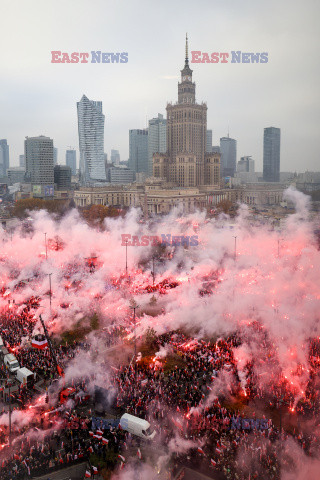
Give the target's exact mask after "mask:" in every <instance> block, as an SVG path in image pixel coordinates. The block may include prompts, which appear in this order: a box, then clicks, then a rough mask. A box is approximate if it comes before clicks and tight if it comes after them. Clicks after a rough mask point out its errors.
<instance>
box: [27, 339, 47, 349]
mask: <svg viewBox="0 0 320 480" xmlns="http://www.w3.org/2000/svg"><path fill="white" fill-rule="evenodd" d="M31 345H32V347H33V348H38V349H39V350H43V349H44V348H46V347H47V346H48V341H47V339H46V337H45V336H44V335H35V337H34V338H33V339H32V343H31Z"/></svg>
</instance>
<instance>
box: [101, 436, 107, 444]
mask: <svg viewBox="0 0 320 480" xmlns="http://www.w3.org/2000/svg"><path fill="white" fill-rule="evenodd" d="M102 443H103V445H108V443H109V440H107V439H106V438H104V437H102Z"/></svg>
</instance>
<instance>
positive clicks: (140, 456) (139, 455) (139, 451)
mask: <svg viewBox="0 0 320 480" xmlns="http://www.w3.org/2000/svg"><path fill="white" fill-rule="evenodd" d="M137 455H138V458H140V460H141V458H142V455H141V450H140V448H138V451H137Z"/></svg>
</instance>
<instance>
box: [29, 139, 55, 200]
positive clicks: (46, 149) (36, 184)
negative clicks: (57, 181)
mask: <svg viewBox="0 0 320 480" xmlns="http://www.w3.org/2000/svg"><path fill="white" fill-rule="evenodd" d="M24 152H25V158H26V180H27V182H30V183H31V184H32V186H33V188H34V194H35V195H37V196H40V195H45V196H53V184H54V176H53V140H52V139H51V138H49V137H45V136H43V135H40V136H39V137H26V139H25V141H24ZM45 187H47V188H45ZM51 189H52V190H51Z"/></svg>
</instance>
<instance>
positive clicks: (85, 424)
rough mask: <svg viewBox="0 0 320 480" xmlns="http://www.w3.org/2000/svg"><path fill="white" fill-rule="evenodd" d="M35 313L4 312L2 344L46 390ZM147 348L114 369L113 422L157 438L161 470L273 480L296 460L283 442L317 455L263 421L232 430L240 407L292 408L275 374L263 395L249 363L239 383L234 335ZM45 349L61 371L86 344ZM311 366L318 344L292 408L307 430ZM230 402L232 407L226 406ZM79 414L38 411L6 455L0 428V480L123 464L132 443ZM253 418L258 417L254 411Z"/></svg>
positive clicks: (174, 336)
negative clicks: (147, 429)
mask: <svg viewBox="0 0 320 480" xmlns="http://www.w3.org/2000/svg"><path fill="white" fill-rule="evenodd" d="M36 306H37V303H36V299H32V301H31V302H30V304H28V305H27V306H26V307H25V308H24V309H23V310H21V311H20V312H19V313H17V311H15V312H14V311H13V310H10V309H8V311H6V312H4V313H3V314H2V316H1V319H0V321H1V336H2V338H3V340H4V342H5V345H6V346H7V347H11V348H12V349H14V353H15V355H16V357H17V359H18V361H19V363H20V366H26V367H27V368H28V369H30V370H31V371H33V372H34V373H36V376H37V378H38V379H39V378H42V379H45V381H46V382H47V383H48V384H50V383H51V382H52V381H53V379H54V378H56V377H57V376H58V374H57V369H56V364H55V362H54V361H53V358H52V356H51V353H50V352H49V350H48V349H44V350H37V349H33V348H31V346H30V342H28V341H26V339H29V340H30V338H31V335H32V330H33V328H34V325H35V322H36V317H35V312H34V308H36ZM125 333H126V329H124V328H118V327H114V328H109V329H107V330H104V333H103V335H104V337H105V344H106V345H107V346H108V347H112V346H114V345H117V344H118V343H119V341H121V338H122V336H123V335H124V334H125ZM154 342H155V345H154V350H155V351H157V350H159V354H158V355H152V356H151V357H150V356H146V357H144V358H143V357H142V358H141V359H137V361H135V362H132V363H131V364H130V365H129V366H128V365H119V368H114V369H113V370H112V371H113V376H112V383H113V386H114V387H115V388H116V391H117V395H116V399H115V405H114V407H115V408H116V409H117V410H118V412H119V414H120V412H125V411H126V412H128V413H131V414H133V415H136V416H138V417H141V418H145V419H147V420H148V421H149V422H150V424H151V425H152V428H154V429H155V430H156V431H157V438H158V439H157V440H155V442H157V444H159V445H161V446H165V448H164V450H165V453H166V454H167V455H168V458H170V461H169V463H168V464H167V466H166V468H167V469H168V471H172V472H173V471H175V470H176V469H177V466H179V465H190V467H193V468H196V469H197V470H200V471H203V472H204V473H210V472H213V471H214V472H220V474H221V475H223V477H224V478H225V479H228V480H233V479H235V480H248V478H250V480H252V479H259V480H260V479H266V480H267V479H268V480H269V479H272V480H276V479H279V478H280V476H281V469H283V468H285V469H286V470H289V471H290V470H294V468H295V460H296V459H295V458H293V457H292V454H291V452H290V449H288V440H289V439H293V440H294V441H295V442H296V444H297V445H299V446H300V447H301V452H303V454H304V455H307V456H311V457H313V456H314V455H315V452H316V451H317V450H318V448H319V446H320V444H319V438H318V437H317V435H316V434H313V433H310V432H309V433H308V432H305V431H304V430H303V429H302V428H298V427H297V428H294V429H293V431H290V432H288V431H285V430H284V429H281V431H280V428H279V425H278V424H277V425H274V424H273V422H272V421H271V419H270V418H265V420H266V422H267V424H266V428H259V427H258V423H257V424H255V427H254V428H251V427H250V425H251V424H250V422H249V427H243V424H241V422H240V423H239V421H238V419H239V418H240V419H244V409H243V407H244V406H245V405H246V404H248V402H249V401H254V402H263V401H265V402H267V403H268V408H269V412H272V411H275V410H276V409H277V410H278V411H280V415H281V411H282V409H283V410H285V411H288V410H289V409H290V408H291V407H292V405H293V401H294V395H293V393H292V391H290V390H289V389H287V388H286V383H285V382H283V381H282V380H281V377H280V376H279V374H278V373H275V377H274V379H275V382H274V386H273V387H272V388H271V390H270V391H269V392H266V391H264V390H263V389H262V388H261V386H260V385H258V383H257V382H256V379H255V376H254V368H253V363H252V362H251V363H250V362H247V365H246V369H245V384H243V374H244V373H243V372H242V378H240V373H239V370H238V366H237V362H236V359H235V356H234V350H235V349H236V348H237V347H238V346H239V345H241V339H240V338H238V336H237V335H231V336H230V337H228V338H224V339H218V340H217V341H215V342H205V341H198V340H196V339H192V338H190V337H187V336H185V335H184V334H183V333H181V332H175V333H173V332H170V333H166V334H164V335H161V336H160V337H157V339H155V340H154ZM263 342H264V345H263V346H264V348H269V346H268V344H267V339H266V338H265V339H264V340H263ZM53 348H54V352H55V356H56V359H57V361H58V363H59V364H60V365H61V366H62V368H63V367H64V366H66V365H67V364H68V363H69V362H70V360H72V359H73V358H74V357H75V356H76V355H77V354H78V353H79V352H80V351H81V350H88V349H89V348H90V345H89V344H88V343H85V342H72V343H71V344H70V345H68V344H66V345H64V346H62V345H60V346H54V347H53ZM161 352H162V353H161ZM274 357H275V354H274V352H273V351H272V348H271V347H270V355H269V362H270V365H272V362H274V363H275V360H274ZM318 357H319V345H318V343H317V342H313V343H312V344H311V347H310V359H309V360H310V379H309V382H308V385H307V390H306V395H305V396H304V398H303V399H301V400H300V401H299V402H297V403H296V404H295V413H294V415H296V416H297V418H299V417H301V418H308V419H312V420H313V421H314V419H315V418H316V417H317V414H318V413H319V391H318V390H317V381H316V379H317V375H318V369H319V361H318ZM168 358H173V362H172V365H171V367H170V368H167V367H166V361H167V359H168ZM1 369H2V374H3V376H4V377H5V376H7V377H8V372H7V371H6V369H5V368H4V366H3V365H2V366H1ZM221 375H228V391H223V390H221V389H220V388H216V385H219V381H220V380H219V379H220V376H221ZM280 380H281V381H280ZM281 382H282V383H281ZM72 387H73V388H74V390H75V393H76V394H78V393H79V392H83V391H85V390H86V385H85V379H82V380H79V379H78V380H77V379H75V381H74V382H72ZM279 392H280V393H281V395H280V393H279ZM37 395H38V393H37V392H35V391H34V392H31V394H30V392H28V391H27V389H26V388H25V387H21V388H20V391H19V395H18V397H19V399H20V404H19V406H18V407H17V405H14V406H13V408H31V407H30V405H31V404H32V401H33V398H36V397H37ZM74 398H75V396H74V397H73V399H74ZM208 398H209V399H210V400H208ZM235 398H236V399H238V400H239V402H240V403H239V402H238V403H236V402H233V403H232V402H230V399H235ZM15 399H17V396H16V398H15ZM228 402H229V403H228ZM77 407H78V406H77V404H76V402H71V404H65V405H64V404H62V401H61V399H60V398H58V405H57V407H56V408H55V409H53V410H52V409H51V410H52V411H51V412H50V410H48V408H49V407H48V406H45V407H44V408H43V410H42V411H40V415H39V417H38V418H37V420H35V417H34V418H33V419H32V420H30V422H29V424H26V426H24V427H22V428H21V427H20V426H19V425H18V424H15V425H14V426H13V430H12V448H11V449H9V446H8V433H9V432H8V426H7V424H5V425H1V424H0V428H1V431H0V441H1V447H0V448H1V450H0V464H1V470H0V480H11V479H14V480H16V479H24V478H30V477H32V476H34V475H37V474H41V473H43V472H47V471H50V469H51V470H54V469H57V468H62V467H64V466H66V465H70V464H73V463H75V462H78V461H86V460H89V459H90V457H91V456H92V455H94V456H95V458H97V459H99V461H101V462H103V463H104V464H105V465H106V466H107V467H108V468H110V469H114V468H115V466H116V465H119V464H122V465H123V462H124V461H123V458H124V457H123V456H124V455H125V452H127V453H128V456H130V455H131V450H130V448H131V446H132V444H134V441H133V439H131V438H130V435H127V434H126V433H125V432H124V431H123V430H121V429H120V428H111V429H105V430H103V431H102V432H99V434H96V433H95V432H91V430H90V429H91V420H92V412H91V413H88V412H87V413H86V414H83V413H82V414H81V413H79V412H80V411H79V409H78V408H77ZM45 409H47V412H45V411H44V410H45ZM251 415H252V416H253V418H254V419H255V418H258V413H256V412H254V411H252V413H251ZM261 415H263V414H260V417H261ZM260 417H259V418H260ZM239 425H240V427H239V428H238V426H239ZM39 438H41V441H40V440H39ZM172 442H173V443H172ZM179 442H181V444H183V442H188V443H187V445H188V446H187V447H185V448H176V449H175V448H174V447H170V445H176V444H177V443H178V444H179ZM110 453H112V454H110ZM119 459H120V460H119Z"/></svg>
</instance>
